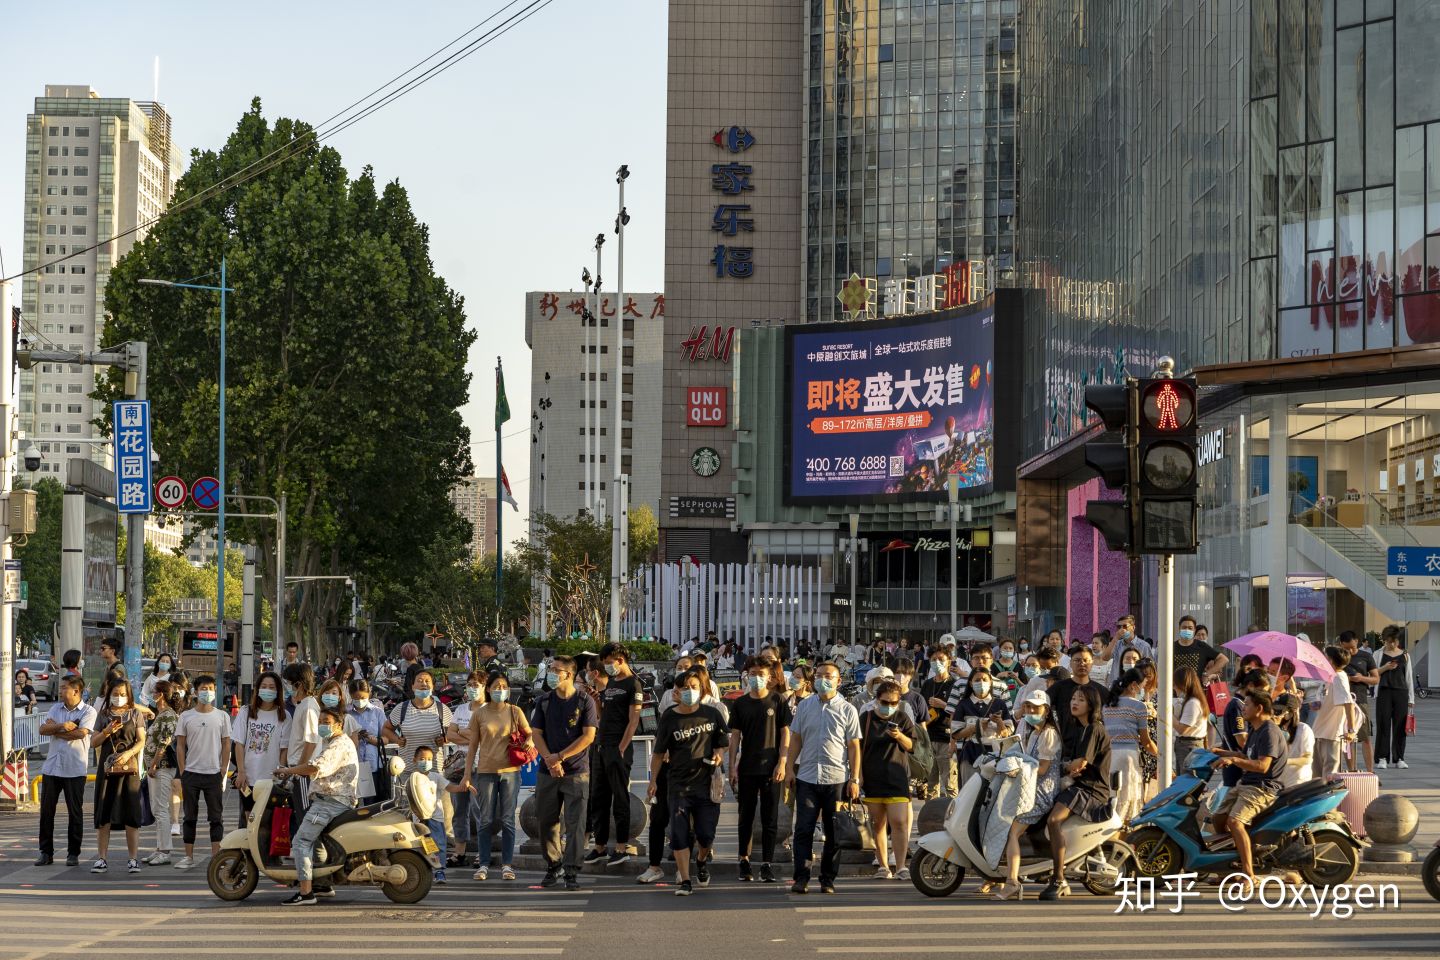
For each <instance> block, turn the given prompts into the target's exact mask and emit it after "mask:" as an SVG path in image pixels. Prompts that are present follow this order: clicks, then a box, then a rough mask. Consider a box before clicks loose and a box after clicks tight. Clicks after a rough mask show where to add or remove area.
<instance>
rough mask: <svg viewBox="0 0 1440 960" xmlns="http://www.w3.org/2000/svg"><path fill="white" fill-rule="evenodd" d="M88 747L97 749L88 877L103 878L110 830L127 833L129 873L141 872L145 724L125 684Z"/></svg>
mask: <svg viewBox="0 0 1440 960" xmlns="http://www.w3.org/2000/svg"><path fill="white" fill-rule="evenodd" d="M92 743H93V744H94V745H95V746H96V747H99V748H100V757H99V760H98V761H97V763H96V765H95V847H96V852H97V856H96V859H95V865H94V866H92V867H91V868H90V872H91V873H104V872H105V871H106V869H107V868H108V864H107V863H106V861H105V856H106V854H107V853H108V852H109V848H110V829H111V828H112V827H122V828H124V830H125V847H126V849H127V850H128V851H129V853H130V861H129V864H128V869H129V872H130V873H139V872H140V860H139V856H140V813H141V811H140V755H141V754H142V753H143V752H144V750H145V723H144V721H143V719H142V718H141V716H140V712H139V709H138V708H137V707H136V705H135V698H134V692H133V688H132V687H131V685H130V681H128V680H118V681H116V682H115V683H114V684H112V686H111V688H110V696H109V698H108V700H107V701H106V705H105V708H104V709H103V710H102V711H101V713H100V716H99V719H98V720H97V721H96V724H95V737H94V739H93V741H92Z"/></svg>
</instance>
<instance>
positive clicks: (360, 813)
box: [320, 803, 384, 836]
mask: <svg viewBox="0 0 1440 960" xmlns="http://www.w3.org/2000/svg"><path fill="white" fill-rule="evenodd" d="M383 808H384V804H381V803H377V804H374V805H372V806H368V807H355V808H354V809H351V810H346V811H345V812H344V813H342V814H340V815H339V816H337V817H336V818H335V819H334V820H331V821H330V822H329V823H327V824H326V825H325V829H324V830H323V831H321V834H320V835H321V836H324V835H325V834H327V833H329V832H330V831H332V830H334V829H335V828H336V827H343V826H345V824H347V823H354V822H355V821H357V820H368V819H370V818H371V817H373V816H374V815H375V814H377V813H379V812H380V811H381V809H383Z"/></svg>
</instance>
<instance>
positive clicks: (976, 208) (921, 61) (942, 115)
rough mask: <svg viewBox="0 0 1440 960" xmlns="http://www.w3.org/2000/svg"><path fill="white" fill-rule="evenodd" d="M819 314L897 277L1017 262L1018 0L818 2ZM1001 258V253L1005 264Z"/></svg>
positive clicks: (812, 217)
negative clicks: (858, 289)
mask: <svg viewBox="0 0 1440 960" xmlns="http://www.w3.org/2000/svg"><path fill="white" fill-rule="evenodd" d="M807 8H808V16H807V28H808V43H809V48H808V51H807V54H806V64H805V69H806V111H805V124H806V138H805V144H806V150H805V211H804V217H805V227H804V229H805V268H804V274H805V319H806V320H809V321H824V320H837V319H839V318H840V306H839V303H838V301H836V299H835V295H836V293H837V292H838V291H839V288H840V284H841V283H842V282H843V281H844V280H845V279H846V278H848V277H849V276H850V275H851V274H852V273H853V274H858V275H860V276H862V277H873V278H876V279H877V280H879V281H880V282H881V283H883V282H884V281H885V280H886V279H887V278H890V277H896V278H899V277H916V276H920V275H924V274H933V273H937V272H939V271H940V270H942V269H943V268H944V267H946V266H948V265H950V264H952V263H957V262H960V261H965V260H990V261H991V262H992V263H993V266H994V268H995V270H996V271H997V276H998V277H999V278H1000V279H1001V281H1002V282H1004V281H1005V280H1006V279H1008V278H1009V277H1010V276H1012V274H1013V267H1014V264H1015V218H1016V216H1015V215H1016V162H1015V148H1016V116H1017V110H1018V104H1017V97H1018V93H1019V91H1018V84H1019V61H1018V56H1019V54H1018V50H1017V39H1018V38H1017V32H1018V26H1017V22H1018V13H1019V3H1018V0H968V2H967V0H808V2H807ZM991 258H993V260H992V259H991Z"/></svg>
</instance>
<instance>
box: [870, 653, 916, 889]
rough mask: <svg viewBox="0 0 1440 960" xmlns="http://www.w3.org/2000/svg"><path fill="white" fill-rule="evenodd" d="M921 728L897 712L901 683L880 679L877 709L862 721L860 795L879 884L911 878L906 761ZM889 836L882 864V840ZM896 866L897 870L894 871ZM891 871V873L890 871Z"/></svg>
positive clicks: (903, 712)
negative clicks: (866, 814) (888, 851)
mask: <svg viewBox="0 0 1440 960" xmlns="http://www.w3.org/2000/svg"><path fill="white" fill-rule="evenodd" d="M919 735H920V728H919V727H918V726H917V725H916V724H915V722H914V721H913V720H911V719H910V717H909V716H908V715H907V714H906V713H905V711H904V710H902V709H900V684H898V683H896V682H895V681H894V680H882V681H880V683H879V684H878V685H877V687H876V689H875V709H874V710H867V711H866V712H865V713H864V715H863V716H862V718H861V721H860V791H861V793H862V794H863V795H864V797H865V810H866V812H867V813H869V814H870V829H871V831H872V832H873V833H874V834H875V856H876V858H877V859H879V861H880V866H879V868H878V869H877V870H876V871H875V879H877V880H909V879H910V870H909V869H908V868H907V867H906V866H905V863H906V860H907V858H908V857H909V848H910V760H909V758H908V757H907V754H909V753H910V751H912V750H914V749H915V738H916V737H918V736H919ZM887 835H888V836H889V838H890V849H891V851H892V852H891V853H890V854H889V856H890V865H888V866H887V865H886V863H885V857H886V855H887V854H886V850H885V838H886V836H887ZM897 868H898V869H897ZM892 870H894V871H895V872H892Z"/></svg>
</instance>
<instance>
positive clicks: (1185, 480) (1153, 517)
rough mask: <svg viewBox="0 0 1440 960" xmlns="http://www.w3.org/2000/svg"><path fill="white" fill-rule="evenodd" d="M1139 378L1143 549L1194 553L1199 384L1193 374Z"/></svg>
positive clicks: (1139, 534)
mask: <svg viewBox="0 0 1440 960" xmlns="http://www.w3.org/2000/svg"><path fill="white" fill-rule="evenodd" d="M1168 371H1169V368H1168V367H1167V366H1165V365H1164V364H1163V363H1162V365H1161V370H1160V372H1161V374H1162V375H1161V376H1157V377H1154V378H1151V379H1147V380H1141V381H1140V382H1139V407H1140V420H1139V429H1138V437H1137V441H1138V449H1137V459H1138V465H1139V471H1138V478H1137V479H1138V481H1139V487H1138V490H1137V491H1136V499H1137V501H1138V506H1139V509H1138V520H1137V526H1136V533H1137V540H1138V544H1137V546H1138V550H1137V552H1139V553H1160V554H1168V553H1194V552H1195V548H1196V545H1197V529H1196V526H1197V518H1198V509H1197V504H1196V492H1197V488H1198V482H1197V481H1198V470H1197V466H1198V461H1197V460H1196V456H1195V441H1196V387H1195V380H1194V379H1193V378H1182V377H1171V376H1169V372H1168Z"/></svg>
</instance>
